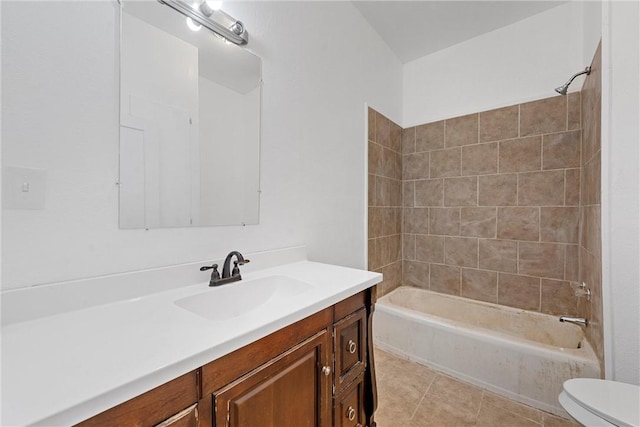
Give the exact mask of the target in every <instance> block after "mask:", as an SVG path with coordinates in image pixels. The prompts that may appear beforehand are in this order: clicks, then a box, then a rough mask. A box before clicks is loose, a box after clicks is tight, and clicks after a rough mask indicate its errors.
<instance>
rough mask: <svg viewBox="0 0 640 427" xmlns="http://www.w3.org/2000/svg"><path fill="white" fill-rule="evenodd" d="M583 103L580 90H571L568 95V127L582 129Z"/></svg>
mask: <svg viewBox="0 0 640 427" xmlns="http://www.w3.org/2000/svg"><path fill="white" fill-rule="evenodd" d="M581 103H582V100H581V96H580V92H571V93H570V94H568V95H567V108H568V110H569V111H568V112H567V121H568V127H567V128H568V129H569V130H575V129H580V126H581V125H582V123H581V119H580V115H581V114H580V109H581V108H580V104H581Z"/></svg>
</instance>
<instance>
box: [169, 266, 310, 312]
mask: <svg viewBox="0 0 640 427" xmlns="http://www.w3.org/2000/svg"><path fill="white" fill-rule="evenodd" d="M310 288H311V285H310V284H309V283H306V282H303V281H300V280H296V279H292V278H291V277H287V276H267V277H262V278H259V279H253V280H241V281H238V282H233V283H228V284H225V285H221V286H218V287H210V288H208V289H207V290H206V291H205V292H201V293H199V294H196V295H191V296H190V297H186V298H182V299H179V300H177V301H175V304H176V305H177V306H179V307H181V308H184V309H185V310H188V311H190V312H192V313H194V314H197V315H198V316H202V317H205V318H207V319H210V320H226V319H232V318H234V317H239V316H244V315H246V314H248V313H250V312H252V311H254V310H256V309H258V308H261V307H264V306H266V305H269V304H273V303H275V302H277V301H282V299H287V298H290V297H293V296H296V295H299V294H301V293H303V292H306V291H308V290H309V289H310Z"/></svg>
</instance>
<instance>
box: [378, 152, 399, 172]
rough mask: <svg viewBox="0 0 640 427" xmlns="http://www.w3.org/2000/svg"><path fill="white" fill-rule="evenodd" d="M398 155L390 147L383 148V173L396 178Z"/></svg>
mask: <svg viewBox="0 0 640 427" xmlns="http://www.w3.org/2000/svg"><path fill="white" fill-rule="evenodd" d="M396 156H397V153H396V152H394V151H392V150H390V149H388V148H384V147H383V148H382V174H381V175H383V176H385V177H387V178H395V177H396V176H397V172H396Z"/></svg>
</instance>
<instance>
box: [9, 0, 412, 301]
mask: <svg viewBox="0 0 640 427" xmlns="http://www.w3.org/2000/svg"><path fill="white" fill-rule="evenodd" d="M17 3H18V5H17V6H16V4H11V3H9V2H2V4H1V7H2V8H3V10H2V19H3V22H2V31H3V33H5V30H6V29H7V28H9V27H12V25H13V24H12V22H14V23H16V21H15V17H12V16H10V14H11V11H12V8H15V7H21V8H22V7H24V8H28V9H30V10H32V12H33V13H30V14H29V19H28V20H25V21H24V22H19V25H22V26H23V29H24V34H25V37H26V38H27V40H24V41H23V43H22V44H21V46H19V47H17V48H15V49H14V48H12V46H11V40H7V39H6V38H5V37H4V34H3V37H2V43H3V45H2V59H3V64H2V65H3V69H2V88H3V92H2V109H3V111H2V157H3V163H4V164H7V165H22V166H29V167H36V168H45V169H47V172H48V182H47V202H46V208H45V210H43V211H17V210H14V211H11V210H5V211H3V215H2V245H3V248H2V267H3V268H2V274H3V277H2V287H3V288H4V289H7V288H16V287H22V286H29V285H33V284H41V283H50V282H56V281H61V280H69V279H74V278H81V277H92V276H96V275H102V274H108V273H115V272H122V271H131V270H139V269H143V268H149V267H156V266H165V265H172V264H177V263H183V262H189V261H197V260H208V259H215V258H221V257H224V256H225V255H226V254H227V252H229V251H230V250H232V249H237V250H240V251H245V252H253V251H259V250H264V249H270V248H278V247H286V246H291V245H296V244H301V243H305V244H307V245H308V248H309V255H310V258H311V259H314V260H319V261H326V262H331V263H336V264H340V265H347V266H354V267H364V266H365V242H366V238H365V235H364V230H365V220H366V215H365V214H366V213H365V209H364V206H365V197H366V192H365V191H364V189H365V158H366V157H365V148H366V145H365V140H364V135H365V109H364V107H363V106H364V103H365V102H368V103H369V104H370V105H372V106H373V107H375V108H376V109H378V110H380V111H381V112H383V113H384V114H386V115H388V116H389V117H390V118H391V119H393V120H395V121H397V122H399V121H400V116H401V85H400V82H401V77H402V70H401V65H400V62H399V61H398V60H397V59H396V58H395V56H394V55H393V54H392V53H391V52H390V51H389V49H388V47H387V46H386V45H385V44H384V43H383V42H382V41H381V40H380V38H379V37H378V36H377V35H376V34H375V33H374V32H373V30H372V29H371V28H370V27H369V26H368V25H367V24H366V22H365V21H364V19H363V18H362V16H361V15H360V14H359V12H358V11H357V10H356V9H355V8H354V6H352V5H351V4H350V3H348V2H313V3H306V2H288V3H280V2H238V3H229V8H228V10H227V11H228V12H229V13H230V14H231V15H233V16H235V17H237V18H238V19H241V20H242V21H243V22H244V23H245V25H246V27H247V29H248V31H249V33H250V37H251V39H250V44H249V47H250V49H251V50H252V51H253V52H255V53H256V54H258V55H259V56H261V57H262V59H263V79H264V82H265V83H264V88H263V112H262V118H263V122H262V124H263V133H262V136H263V139H262V159H261V168H262V170H261V180H262V185H261V187H262V197H261V207H260V209H261V215H260V225H257V226H247V227H235V226H234V227H209V228H193V229H189V228H172V229H157V230H150V231H145V230H119V229H118V191H117V187H116V185H115V182H116V180H117V177H118V50H117V43H118V38H117V31H118V23H117V3H116V2H114V1H108V2H101V1H95V2H66V3H54V2H42V3H35V2H17ZM16 24H17V23H16ZM9 105H11V108H9V107H8V106H9Z"/></svg>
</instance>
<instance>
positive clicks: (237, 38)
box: [158, 0, 249, 45]
mask: <svg viewBox="0 0 640 427" xmlns="http://www.w3.org/2000/svg"><path fill="white" fill-rule="evenodd" d="M158 2H159V3H162V4H164V5H167V6H169V7H170V8H172V9H174V10H176V11H178V12H180V13H181V14H183V15H184V16H186V17H188V18H191V19H192V20H193V21H195V22H197V23H198V24H200V25H202V26H203V27H205V28H208V29H209V30H211V31H213V32H214V33H216V34H217V35H219V36H220V37H223V38H224V39H226V40H228V41H230V42H233V43H235V44H237V45H245V44H247V43H248V42H249V33H247V30H245V28H244V25H243V24H242V22H240V21H238V20H236V19H233V18H232V17H231V16H229V15H227V14H226V13H224V12H223V11H221V10H215V11H214V10H211V9H210V8H209V7H208V6H207V4H206V2H204V1H202V3H200V5H199V6H196V7H194V6H192V5H191V4H189V3H187V2H186V1H183V0H158Z"/></svg>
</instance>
